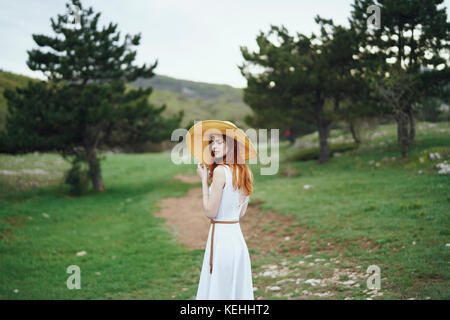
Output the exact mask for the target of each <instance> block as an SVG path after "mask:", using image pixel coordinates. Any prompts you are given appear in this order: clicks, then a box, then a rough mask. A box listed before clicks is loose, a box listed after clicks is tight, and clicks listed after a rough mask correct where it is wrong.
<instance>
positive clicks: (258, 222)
mask: <svg viewBox="0 0 450 320" xmlns="http://www.w3.org/2000/svg"><path fill="white" fill-rule="evenodd" d="M175 178H176V179H178V180H180V181H183V182H186V183H198V182H200V180H199V179H198V178H197V177H195V176H188V175H180V174H179V175H176V176H175ZM259 204H260V202H257V201H255V200H250V202H249V205H248V208H247V212H246V214H245V216H244V217H243V218H242V219H241V228H242V233H243V234H244V238H245V240H246V242H247V246H248V248H249V249H253V250H256V254H257V255H259V254H263V255H265V254H267V253H269V252H270V250H271V249H273V250H275V252H279V251H281V250H282V251H283V253H284V254H286V252H290V253H292V254H300V253H305V254H308V253H309V244H308V242H307V241H306V239H299V237H301V238H307V236H308V234H307V232H305V231H304V230H303V229H302V228H300V227H299V226H298V225H297V221H296V219H295V218H294V217H289V216H284V215H280V214H277V213H274V212H271V211H269V212H263V211H262V210H260V209H259V208H258V207H259ZM158 206H159V207H160V211H159V212H158V213H156V214H155V215H156V216H157V217H162V218H164V219H166V221H167V227H168V228H169V229H170V231H171V232H172V233H173V234H174V235H175V236H176V238H177V239H178V241H179V242H180V243H181V244H183V245H185V247H186V248H187V249H191V250H192V249H205V245H206V240H207V239H208V232H209V226H210V220H209V219H208V218H207V217H206V216H205V215H204V212H203V211H204V210H203V208H202V189H201V188H191V189H190V190H189V192H188V193H187V194H186V195H185V196H183V197H179V198H165V199H162V200H161V201H159V202H158ZM294 237H297V239H296V241H289V240H294ZM255 258H256V257H255Z"/></svg>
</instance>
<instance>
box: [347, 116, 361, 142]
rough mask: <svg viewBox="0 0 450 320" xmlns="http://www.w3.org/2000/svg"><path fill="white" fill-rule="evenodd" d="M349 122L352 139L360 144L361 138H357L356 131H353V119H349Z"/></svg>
mask: <svg viewBox="0 0 450 320" xmlns="http://www.w3.org/2000/svg"><path fill="white" fill-rule="evenodd" d="M349 124H350V127H349V128H350V132H351V134H352V137H353V140H355V142H356V143H357V144H360V143H361V140H360V139H359V138H358V136H357V134H356V131H355V126H354V124H353V121H352V120H349Z"/></svg>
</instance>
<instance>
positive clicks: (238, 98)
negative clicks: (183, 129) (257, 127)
mask: <svg viewBox="0 0 450 320" xmlns="http://www.w3.org/2000/svg"><path fill="white" fill-rule="evenodd" d="M130 84H131V85H132V86H134V87H137V88H147V87H152V88H153V89H154V93H153V94H152V95H151V96H150V101H151V102H152V103H155V104H157V105H160V104H162V103H166V104H167V110H168V112H169V113H170V114H174V113H176V112H178V111H179V110H182V109H184V110H185V119H184V121H183V125H186V124H188V123H190V122H191V121H193V120H206V119H219V120H229V121H232V122H234V123H235V124H236V125H237V126H239V127H243V128H245V127H246V125H245V123H244V121H243V119H244V117H245V116H246V115H250V114H251V113H252V111H251V109H250V107H249V106H248V105H246V104H245V103H244V102H243V100H242V94H243V92H242V89H239V88H233V87H231V86H229V85H220V84H211V83H206V82H195V81H188V80H180V79H175V78H171V77H167V76H162V75H156V76H154V77H153V78H150V79H137V80H136V81H134V82H132V83H130Z"/></svg>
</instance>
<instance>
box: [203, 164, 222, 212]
mask: <svg viewBox="0 0 450 320" xmlns="http://www.w3.org/2000/svg"><path fill="white" fill-rule="evenodd" d="M224 170H225V169H224V168H223V167H222V166H217V167H216V168H215V169H214V172H213V181H212V183H211V194H210V195H209V190H208V180H207V178H204V179H203V180H202V190H203V209H204V210H205V215H206V216H207V217H208V218H211V219H214V218H215V217H216V216H217V211H218V210H219V206H220V200H222V193H223V187H224V186H225V179H226V178H225V171H224Z"/></svg>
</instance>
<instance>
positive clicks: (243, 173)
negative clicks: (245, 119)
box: [209, 134, 254, 196]
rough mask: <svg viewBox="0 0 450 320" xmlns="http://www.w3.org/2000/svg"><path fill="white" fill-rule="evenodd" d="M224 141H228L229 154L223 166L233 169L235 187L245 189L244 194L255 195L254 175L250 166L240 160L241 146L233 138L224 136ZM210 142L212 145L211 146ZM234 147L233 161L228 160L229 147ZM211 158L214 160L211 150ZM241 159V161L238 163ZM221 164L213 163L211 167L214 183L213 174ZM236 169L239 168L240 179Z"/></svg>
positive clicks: (211, 177)
mask: <svg viewBox="0 0 450 320" xmlns="http://www.w3.org/2000/svg"><path fill="white" fill-rule="evenodd" d="M222 137H223V140H224V141H226V146H227V154H226V155H224V157H223V161H222V163H221V164H227V165H228V166H229V167H230V168H231V172H232V176H233V187H234V188H235V189H243V190H244V193H245V194H246V195H247V196H249V195H251V194H252V193H253V181H254V178H253V173H252V171H251V170H250V168H249V166H248V165H247V164H246V163H245V162H244V161H242V159H240V148H241V144H240V143H239V142H237V141H236V139H232V138H231V137H229V136H227V135H225V134H222ZM211 142H212V141H211V140H210V144H211ZM231 144H232V145H233V148H234V152H233V159H227V155H228V154H229V153H230V150H229V149H228V147H229V146H230V145H231ZM211 156H212V157H213V158H214V151H212V150H211ZM238 159H239V161H238ZM221 164H217V163H216V162H213V163H212V164H211V165H210V166H209V180H210V181H211V182H212V180H213V172H214V169H215V168H216V167H218V166H220V165H221ZM236 168H239V178H237V176H236V175H237V174H236V171H237V170H236Z"/></svg>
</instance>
